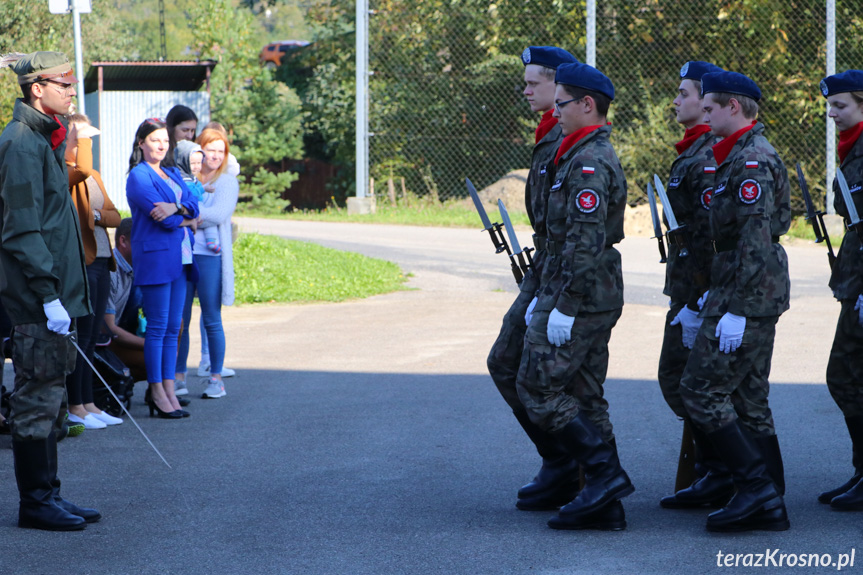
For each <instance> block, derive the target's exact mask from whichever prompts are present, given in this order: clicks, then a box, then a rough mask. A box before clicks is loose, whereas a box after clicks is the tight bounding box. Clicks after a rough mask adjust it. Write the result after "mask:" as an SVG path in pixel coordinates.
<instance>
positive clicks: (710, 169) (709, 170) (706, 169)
mask: <svg viewBox="0 0 863 575" xmlns="http://www.w3.org/2000/svg"><path fill="white" fill-rule="evenodd" d="M704 173H705V174H715V173H716V166H704Z"/></svg>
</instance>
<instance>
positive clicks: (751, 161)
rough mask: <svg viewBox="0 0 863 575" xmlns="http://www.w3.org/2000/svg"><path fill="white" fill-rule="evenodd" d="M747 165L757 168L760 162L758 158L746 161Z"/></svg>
mask: <svg viewBox="0 0 863 575" xmlns="http://www.w3.org/2000/svg"><path fill="white" fill-rule="evenodd" d="M746 167H747V168H757V167H758V162H757V161H756V160H750V161H748V162H746Z"/></svg>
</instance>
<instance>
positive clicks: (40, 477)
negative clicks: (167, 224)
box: [0, 52, 101, 531]
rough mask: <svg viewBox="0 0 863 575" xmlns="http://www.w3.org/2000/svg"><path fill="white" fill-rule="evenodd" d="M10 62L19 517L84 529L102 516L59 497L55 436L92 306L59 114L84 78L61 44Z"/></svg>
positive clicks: (10, 276) (11, 309) (4, 158)
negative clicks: (14, 95) (80, 328)
mask: <svg viewBox="0 0 863 575" xmlns="http://www.w3.org/2000/svg"><path fill="white" fill-rule="evenodd" d="M4 61H5V62H7V63H8V62H10V61H12V62H13V63H12V64H11V67H12V69H13V70H14V71H15V73H16V74H17V75H18V84H19V85H20V86H21V91H22V94H23V98H21V99H19V100H17V101H16V102H15V108H14V110H13V112H12V121H11V122H9V124H8V125H7V126H6V128H5V129H4V130H3V133H2V135H0V214H2V220H0V238H2V244H0V297H2V300H3V306H4V307H5V308H6V311H7V312H8V313H9V316H10V318H11V319H12V324H13V326H14V330H13V335H12V346H13V352H12V353H13V357H12V362H13V364H14V366H15V390H14V392H13V393H12V397H11V399H10V408H11V409H10V414H11V417H10V420H11V429H12V450H13V453H14V459H15V478H16V480H17V482H18V491H19V494H20V505H19V511H18V525H19V527H33V528H37V529H48V530H62V531H67V530H75V529H83V528H84V527H85V525H86V523H88V522H93V521H98V520H99V518H100V517H101V515H100V514H99V512H98V511H96V510H94V509H85V508H81V507H78V506H77V505H74V504H72V503H70V502H68V501H66V500H65V499H63V498H62V497H60V480H59V479H57V436H56V432H57V431H58V430H59V412H60V406H61V403H62V401H63V398H64V394H65V385H64V380H65V376H66V375H67V374H68V373H69V372H70V371H72V369H74V367H75V357H76V355H75V354H76V351H75V348H74V346H73V345H72V343H71V341H70V340H69V337H68V336H69V328H70V324H71V323H72V319H70V318H75V317H81V316H84V315H87V314H89V313H92V312H91V310H90V303H89V302H90V297H89V294H88V291H87V281H86V269H85V260H84V248H83V245H82V243H81V232H80V230H79V228H78V216H77V215H76V213H75V207H74V205H73V204H72V200H71V196H70V195H69V180H68V177H67V174H66V163H65V161H64V158H63V155H64V152H65V140H66V138H65V137H66V125H65V124H64V122H63V120H62V119H61V118H62V115H63V114H66V113H68V111H69V107H70V105H71V103H72V97H73V96H75V88H74V85H75V83H76V82H77V80H76V79H75V75H74V73H73V71H72V67H71V66H70V64H69V61H68V60H67V59H66V57H65V56H64V55H63V54H61V53H59V52H34V53H32V54H27V55H24V56H23V57H20V58H18V59H17V60H15V57H14V56H7V57H6V58H4ZM72 327H73V326H72Z"/></svg>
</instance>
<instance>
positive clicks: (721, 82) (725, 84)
mask: <svg viewBox="0 0 863 575" xmlns="http://www.w3.org/2000/svg"><path fill="white" fill-rule="evenodd" d="M711 92H724V93H727V94H739V95H740V96H748V97H750V98H752V99H753V100H755V101H756V102H757V101H758V100H760V99H761V90H760V89H759V88H758V85H757V84H756V83H755V82H753V81H752V80H751V79H750V78H748V77H747V76H744V75H743V74H741V73H740V72H711V73H709V74H705V75H704V76H702V77H701V95H702V96H704V95H705V94H710V93H711Z"/></svg>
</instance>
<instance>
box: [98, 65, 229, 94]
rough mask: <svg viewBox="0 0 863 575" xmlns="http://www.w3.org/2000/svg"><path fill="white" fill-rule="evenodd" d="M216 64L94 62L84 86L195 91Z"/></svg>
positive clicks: (108, 88) (120, 89)
mask: <svg viewBox="0 0 863 575" xmlns="http://www.w3.org/2000/svg"><path fill="white" fill-rule="evenodd" d="M215 67H216V62H215V61H214V60H191V61H180V60H177V61H171V60H168V61H158V60H156V61H136V62H93V64H92V65H91V66H90V69H89V70H88V71H87V75H86V76H85V78H84V90H85V91H86V92H96V91H97V90H99V89H100V88H101V90H103V91H112V92H113V91H135V92H137V91H151V90H152V91H155V90H168V91H180V92H196V91H198V90H200V89H201V86H202V85H204V83H205V82H206V81H207V79H208V78H209V73H210V72H211V71H212V70H213V68H215ZM100 71H101V86H100V85H99V84H100V74H99V72H100Z"/></svg>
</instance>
